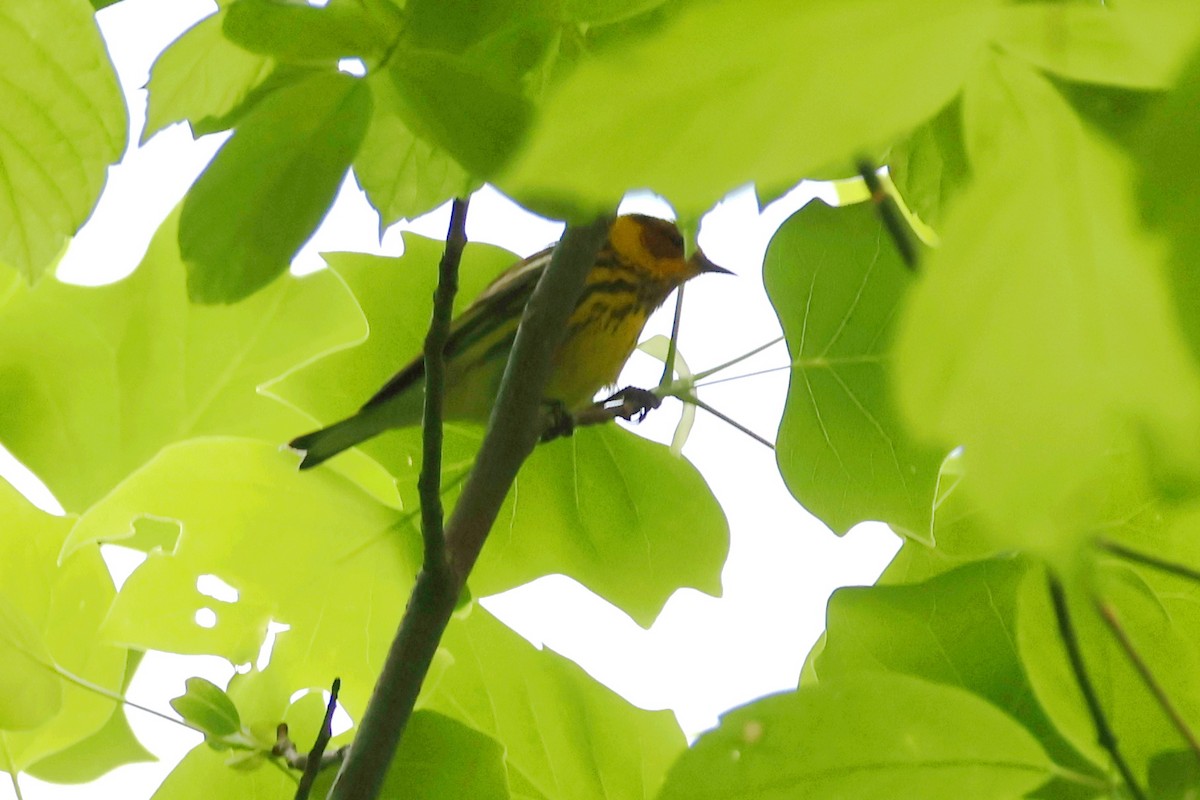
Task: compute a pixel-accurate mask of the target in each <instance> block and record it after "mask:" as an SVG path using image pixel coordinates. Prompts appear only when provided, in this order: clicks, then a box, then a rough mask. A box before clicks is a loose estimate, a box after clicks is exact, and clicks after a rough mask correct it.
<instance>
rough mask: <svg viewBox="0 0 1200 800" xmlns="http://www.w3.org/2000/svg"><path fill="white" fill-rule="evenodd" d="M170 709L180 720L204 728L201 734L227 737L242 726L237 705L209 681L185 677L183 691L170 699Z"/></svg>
mask: <svg viewBox="0 0 1200 800" xmlns="http://www.w3.org/2000/svg"><path fill="white" fill-rule="evenodd" d="M171 708H173V709H175V711H176V713H178V714H179V716H181V717H183V721H184V722H186V723H188V724H189V725H192V726H193V727H196V728H199V729H200V730H202V731H204V734H205V736H216V737H220V736H228V735H229V734H231V733H236V732H237V731H239V730H240V729H241V727H242V719H241V717H240V716H238V710H237V706H235V705H234V704H233V701H232V700H230V699H229V695H227V694H225V691H224V690H223V689H222V688H221V687H220V686H217V685H216V684H215V683H213V682H212V681H209V680H206V679H204V678H188V679H187V683H186V684H185V690H184V693H183V694H181V695H180V696H179V697H175V698H172V700H171Z"/></svg>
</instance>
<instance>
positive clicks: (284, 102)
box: [179, 73, 371, 303]
mask: <svg viewBox="0 0 1200 800" xmlns="http://www.w3.org/2000/svg"><path fill="white" fill-rule="evenodd" d="M370 113H371V100H370V93H369V92H368V91H367V88H366V85H365V84H364V83H363V82H362V81H359V80H357V79H355V78H352V77H350V76H348V75H343V74H341V73H317V74H313V75H311V76H309V77H307V78H304V79H302V80H300V81H299V82H297V83H294V84H291V85H288V86H284V87H282V88H280V89H278V90H276V91H275V92H273V93H271V94H270V95H269V96H267V97H265V98H264V99H263V100H262V101H261V102H260V103H259V104H258V105H257V106H255V108H253V109H252V110H251V111H250V113H248V114H247V115H246V117H245V118H244V119H243V120H242V121H241V123H240V124H239V125H238V129H237V131H236V132H235V133H234V135H233V136H232V137H231V138H230V139H229V141H228V142H226V143H225V145H224V146H223V147H222V148H221V150H220V152H218V153H217V155H216V157H215V158H214V159H213V161H212V163H210V164H209V165H208V168H207V169H205V170H204V172H203V173H202V174H201V175H200V177H199V178H197V179H196V183H195V185H193V186H192V189H191V191H189V192H188V195H187V198H186V199H185V200H184V203H183V213H182V214H181V216H180V220H179V244H180V250H181V252H182V254H183V259H184V262H185V263H186V264H187V265H188V294H189V296H190V297H191V298H192V299H193V300H197V301H200V302H206V303H218V302H226V303H228V302H233V301H236V300H240V299H242V298H244V297H246V296H248V295H250V294H252V293H254V292H255V291H257V290H259V289H261V288H262V287H264V286H266V285H267V284H268V283H270V282H271V281H272V280H273V279H274V278H276V277H277V276H278V275H279V274H280V273H282V272H283V271H284V270H286V269H287V267H288V264H289V263H290V261H291V259H292V257H293V256H294V255H295V254H296V252H297V251H298V250H299V249H300V247H301V246H302V245H303V244H304V242H305V241H306V240H307V239H308V237H310V236H311V235H312V233H313V231H314V230H315V229H316V227H317V224H318V223H319V222H320V221H321V219H322V218H323V217H324V216H325V212H326V211H327V210H328V209H329V206H330V205H331V204H332V203H333V198H334V195H335V194H336V193H337V190H338V187H339V186H340V185H341V181H342V178H343V176H344V175H345V173H346V169H347V167H349V165H350V162H351V160H352V159H353V158H354V155H355V153H356V152H357V151H358V145H359V143H360V142H361V141H362V137H363V134H364V133H365V131H366V127H367V121H368V119H369V118H370Z"/></svg>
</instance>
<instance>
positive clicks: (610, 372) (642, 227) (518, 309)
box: [291, 214, 729, 468]
mask: <svg viewBox="0 0 1200 800" xmlns="http://www.w3.org/2000/svg"><path fill="white" fill-rule="evenodd" d="M552 249H553V248H548V249H546V250H543V251H542V252H540V253H538V254H536V255H533V256H530V257H529V258H527V259H525V260H524V261H520V262H518V263H516V264H514V265H513V266H512V267H510V268H509V269H507V270H506V271H505V272H503V273H501V274H500V276H499V277H498V278H496V280H494V281H492V283H491V284H490V285H489V286H488V287H487V288H486V289H484V291H483V292H482V293H481V294H480V295H479V297H478V298H477V299H476V300H475V301H474V302H473V303H472V304H471V305H470V307H468V308H467V309H466V310H465V311H463V313H462V314H460V315H459V316H458V317H456V318H455V319H454V321H453V323H452V324H451V329H450V338H449V341H448V342H447V345H446V393H445V412H444V413H445V418H446V419H448V420H474V421H479V422H486V421H487V418H488V414H489V413H490V412H491V408H492V403H493V401H494V400H495V398H496V392H497V390H498V389H499V386H500V377H501V375H502V374H503V373H504V366H505V364H506V363H507V361H508V353H509V350H510V349H511V348H512V344H513V337H514V336H515V335H516V332H517V324H518V323H519V322H520V320H521V313H522V311H523V310H524V308H525V302H526V301H527V300H528V299H529V295H530V294H531V293H532V292H533V287H534V285H535V284H536V283H537V280H538V278H539V276H541V274H542V270H544V269H545V268H546V265H547V264H548V263H549V262H550V253H551V250H552ZM703 272H729V270H726V269H723V268H721V267H718V266H717V265H716V264H713V263H712V262H711V261H709V260H708V259H707V258H705V256H704V254H703V253H701V252H700V251H696V253H695V254H693V255H692V257H691V258H686V257H685V255H684V249H683V237H682V236H681V235H680V233H679V230H678V228H676V227H675V225H674V223H671V222H667V221H666V220H662V219H657V218H655V217H647V216H643V215H641V214H628V215H625V216H621V217H617V218H616V219H615V220H614V221H613V224H612V226H611V227H610V228H609V231H608V240H607V242H605V244H604V246H603V247H601V248H600V252H599V253H598V254H597V256H596V263H595V265H593V266H592V269H591V271H590V272H589V273H588V276H587V279H586V282H585V283H584V288H583V293H582V294H581V295H580V297H579V302H578V303H576V305H575V310H574V311H573V312H572V313H571V317H570V319H569V320H568V322H567V331H566V334H565V335H564V338H563V342H562V344H561V345H559V347H558V349H557V350H556V351H555V352H554V355H553V362H552V368H551V370H552V371H551V375H550V383H549V385H548V386H547V387H546V399H547V400H549V401H555V402H557V403H561V405H562V407H563V408H564V409H566V410H567V411H574V410H577V409H579V408H581V407H583V406H585V405H587V404H588V403H590V402H591V400H592V397H593V395H595V394H596V392H597V391H599V390H600V389H601V388H603V387H604V386H607V385H610V384H612V383H614V382H615V381H616V379H617V375H618V374H619V373H620V371H621V367H623V366H624V364H625V361H626V359H628V358H629V356H630V354H631V353H632V352H633V348H634V347H635V346H636V345H637V341H638V337H640V336H641V333H642V328H643V327H644V326H645V324H646V319H647V317H649V316H650V314H651V312H653V311H654V310H655V309H656V308H658V307H659V306H660V305H662V304H663V301H665V300H666V299H667V295H669V294H670V293H671V292H672V291H673V290H674V289H675V288H676V287H678V286H680V285H681V284H683V283H684V282H685V281H687V280H689V279H690V278H694V277H695V276H697V275H699V274H701V273H703ZM424 376H425V363H424V360H423V359H422V358H421V357H419V356H418V357H417V358H416V359H414V360H413V361H410V362H409V363H408V365H407V366H405V367H404V368H403V369H402V370H400V371H399V372H398V373H396V375H395V376H394V377H393V378H392V379H391V380H389V381H388V382H387V383H386V384H384V386H383V388H382V389H380V390H379V391H378V392H377V393H376V394H375V396H374V397H372V398H371V399H370V400H368V401H367V402H366V404H365V405H363V407H362V408H361V409H359V410H358V412H357V413H355V414H354V415H353V416H351V417H348V418H347V419H344V420H342V421H341V422H336V423H334V424H333V425H330V426H329V427H327V428H322V429H321V430H319V431H314V432H313V433H308V434H305V435H304V436H301V437H299V438H297V439H295V440H294V441H293V442H292V443H291V446H292V447H293V448H295V449H297V450H303V451H304V461H303V462H302V463H301V465H300V466H301V468H307V467H312V466H315V465H317V464H320V463H321V462H322V461H324V460H325V459H327V458H330V457H331V456H334V455H336V454H337V453H340V452H341V451H343V450H345V449H347V448H349V447H353V446H355V445H357V444H358V443H360V442H363V441H365V440H367V439H369V438H371V437H372V436H375V435H377V434H379V433H382V432H383V431H385V430H388V429H389V428H402V427H405V426H408V425H416V424H418V423H420V421H421V413H422V404H423V397H422V394H423V393H422V387H423V385H424Z"/></svg>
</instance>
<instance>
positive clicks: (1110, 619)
mask: <svg viewBox="0 0 1200 800" xmlns="http://www.w3.org/2000/svg"><path fill="white" fill-rule="evenodd" d="M1096 608H1097V609H1098V610H1099V612H1100V616H1101V617H1103V618H1104V621H1105V622H1106V623H1107V624H1108V628H1109V630H1111V631H1112V632H1113V635H1114V636H1115V637H1116V638H1117V643H1118V644H1120V645H1121V649H1122V650H1124V651H1125V655H1126V657H1127V658H1128V659H1129V662H1130V663H1131V664H1133V668H1134V669H1135V670H1137V673H1138V675H1139V676H1141V678H1142V683H1144V684H1146V688H1147V689H1149V690H1150V693H1151V694H1153V695H1154V699H1155V700H1157V701H1158V704H1159V706H1161V707H1162V710H1163V712H1164V713H1166V715H1167V717H1168V718H1169V719H1170V720H1171V724H1172V725H1174V726H1175V730H1177V731H1179V734H1180V736H1182V737H1183V739H1184V741H1186V742H1187V743H1188V747H1190V748H1191V750H1192V753H1194V754H1195V756H1196V758H1197V759H1200V739H1197V738H1196V732H1195V731H1193V730H1192V729H1191V727H1190V726H1189V725H1188V723H1187V720H1185V719H1184V718H1183V715H1182V714H1181V713H1179V709H1178V708H1176V707H1175V704H1174V703H1172V702H1171V698H1170V697H1169V696H1168V695H1167V692H1166V689H1164V688H1163V686H1162V684H1161V683H1159V682H1158V679H1157V678H1156V677H1154V673H1153V672H1152V671H1151V669H1150V665H1149V664H1147V663H1146V661H1145V659H1143V658H1142V654H1141V653H1139V652H1138V650H1137V647H1135V646H1134V644H1133V640H1132V639H1130V638H1129V632H1128V631H1126V630H1125V626H1124V625H1122V624H1121V620H1120V618H1119V617H1117V612H1116V609H1114V608H1113V607H1112V606H1110V605H1109V604H1108V603H1104V602H1097V603H1096Z"/></svg>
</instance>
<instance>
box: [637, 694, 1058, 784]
mask: <svg viewBox="0 0 1200 800" xmlns="http://www.w3.org/2000/svg"><path fill="white" fill-rule="evenodd" d="M1053 770H1054V765H1053V764H1052V763H1051V762H1050V760H1049V759H1048V758H1047V757H1046V754H1045V753H1043V752H1042V750H1041V748H1040V747H1038V743H1037V741H1036V740H1035V739H1034V738H1033V737H1032V736H1031V735H1030V734H1029V732H1028V731H1027V730H1025V729H1024V728H1022V727H1021V726H1020V725H1019V724H1017V723H1016V722H1015V721H1014V720H1013V719H1012V718H1011V717H1008V716H1006V715H1005V714H1004V713H1003V712H1002V711H1000V710H999V709H997V708H996V707H995V706H993V705H991V704H990V703H987V702H985V701H983V700H981V699H980V698H979V697H977V696H976V695H973V694H970V693H969V692H965V691H963V690H961V689H956V688H952V687H949V686H943V685H939V684H934V683H927V682H926V681H923V680H918V679H916V678H911V677H907V676H899V675H891V674H888V673H878V672H876V673H867V674H861V675H856V676H851V677H844V678H839V679H837V680H831V681H828V682H823V683H820V684H818V685H816V686H809V687H805V688H802V689H800V690H799V691H796V692H790V693H787V694H781V695H776V696H774V697H768V698H765V699H763V700H758V701H756V702H754V703H751V704H750V705H748V706H744V707H742V708H739V709H737V710H735V711H731V712H730V713H728V714H726V715H725V716H724V717H722V718H721V726H720V727H719V728H717V729H716V730H715V731H712V732H711V733H707V734H705V735H703V736H701V737H700V740H699V741H697V742H696V744H695V745H694V746H693V747H692V749H690V750H689V751H688V752H687V753H686V754H685V755H684V756H683V758H681V759H680V760H679V762H678V763H677V764H676V765H675V766H674V767H673V768H672V770H671V774H670V777H669V778H668V780H667V784H666V787H665V788H664V789H663V792H662V793H661V794H660V795H659V797H660V798H662V800H669V799H671V798H687V799H688V800H708V799H709V798H712V800H716V799H717V798H735V797H753V798H756V799H761V800H785V798H794V797H804V798H811V799H812V800H825V798H829V799H830V800H833V799H834V798H851V797H852V798H855V800H876V799H877V800H891V799H892V798H896V797H920V798H922V799H923V800H943V798H944V800H958V799H959V798H963V797H972V798H995V799H996V800H1008V799H1009V798H1013V797H1022V796H1024V794H1025V793H1026V792H1028V791H1030V790H1032V789H1034V788H1035V787H1037V786H1038V785H1039V784H1041V783H1042V782H1044V781H1045V780H1046V779H1048V778H1050V777H1051V776H1052V774H1053Z"/></svg>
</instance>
